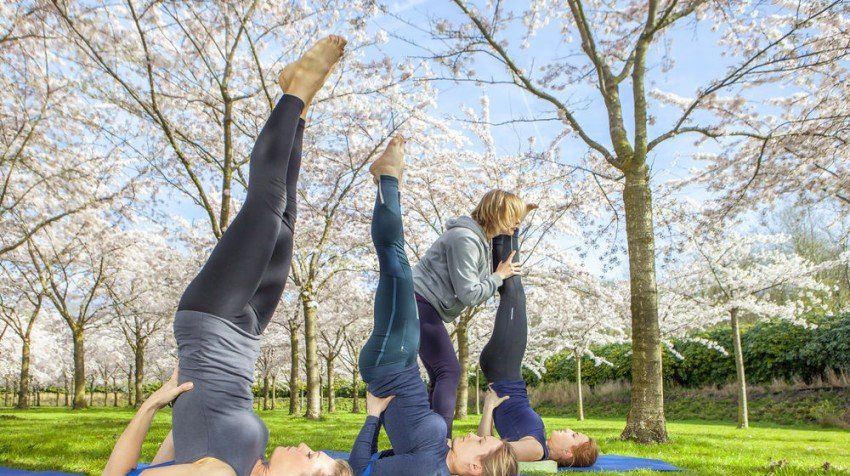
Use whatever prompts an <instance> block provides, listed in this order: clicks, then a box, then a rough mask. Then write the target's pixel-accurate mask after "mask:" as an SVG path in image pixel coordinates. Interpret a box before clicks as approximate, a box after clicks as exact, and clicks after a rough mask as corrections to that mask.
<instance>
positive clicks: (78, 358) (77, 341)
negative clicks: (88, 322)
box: [73, 329, 88, 410]
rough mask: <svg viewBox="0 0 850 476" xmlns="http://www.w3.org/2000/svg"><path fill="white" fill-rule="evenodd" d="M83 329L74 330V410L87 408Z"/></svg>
mask: <svg viewBox="0 0 850 476" xmlns="http://www.w3.org/2000/svg"><path fill="white" fill-rule="evenodd" d="M83 336H84V334H83V330H82V329H75V330H73V338H74V404H73V408H74V410H77V409H80V408H86V407H87V406H88V404H87V403H86V349H85V345H84V343H83Z"/></svg>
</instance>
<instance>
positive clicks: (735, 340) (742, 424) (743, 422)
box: [729, 308, 750, 428]
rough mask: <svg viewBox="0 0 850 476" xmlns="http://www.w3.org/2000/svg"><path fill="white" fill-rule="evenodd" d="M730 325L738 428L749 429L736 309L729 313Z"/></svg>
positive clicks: (745, 378)
mask: <svg viewBox="0 0 850 476" xmlns="http://www.w3.org/2000/svg"><path fill="white" fill-rule="evenodd" d="M729 321H730V323H731V324H732V345H733V346H734V347H735V372H736V373H737V374H738V428H749V427H750V418H749V411H748V410H747V377H746V375H744V353H743V352H742V351H741V329H740V327H739V323H738V309H735V308H733V309H732V310H731V311H729Z"/></svg>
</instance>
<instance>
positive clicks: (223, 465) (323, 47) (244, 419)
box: [103, 36, 351, 476]
mask: <svg viewBox="0 0 850 476" xmlns="http://www.w3.org/2000/svg"><path fill="white" fill-rule="evenodd" d="M344 48H345V40H344V39H343V38H341V37H339V36H329V37H327V38H323V39H322V40H320V41H318V42H317V43H316V44H315V45H313V47H312V48H310V50H308V51H307V52H306V53H305V54H304V55H303V56H302V57H301V59H299V60H298V61H297V62H295V63H292V64H290V65H288V66H287V67H286V68H285V69H284V71H283V73H282V74H281V77H280V84H281V86H282V87H283V90H284V92H285V94H284V95H283V97H282V98H281V99H280V101H279V102H278V103H277V105H276V106H275V108H274V110H273V111H272V113H271V116H270V117H269V119H268V121H267V122H266V124H265V126H263V129H262V131H261V132H260V135H259V137H257V141H256V143H255V144H254V149H253V150H252V151H251V162H250V171H249V178H248V192H247V197H246V198H245V203H244V204H243V205H242V209H241V210H239V213H238V214H237V215H236V217H235V218H234V219H233V222H232V223H231V224H230V226H229V227H228V228H227V231H226V232H225V233H224V235H223V236H222V237H221V240H220V241H219V242H218V244H216V246H215V248H214V249H213V251H212V253H211V254H210V257H209V258H208V259H207V262H206V264H205V265H204V267H203V268H202V269H201V271H200V272H199V273H198V275H197V276H196V277H195V279H193V280H192V282H191V283H190V284H189V286H188V288H187V289H186V291H185V292H184V293H183V296H182V298H181V299H180V303H179V305H178V306H177V314H176V315H175V317H174V337H175V339H176V341H177V347H178V355H179V357H180V359H179V363H178V369H177V370H176V371H175V372H174V375H173V376H172V378H171V380H169V381H168V382H167V383H166V384H165V385H164V386H163V388H162V389H160V391H157V392H155V393H154V394H153V395H152V396H151V397H150V398H149V399H148V400H146V401H145V403H144V404H143V405H142V407H141V408H140V409H139V412H138V413H137V414H136V416H135V417H133V420H132V421H131V422H130V424H129V425H128V426H127V428H126V429H125V430H124V433H123V434H122V435H121V437H120V438H119V439H118V442H117V443H116V444H115V448H114V449H113V451H112V454H111V455H110V457H109V461H108V462H107V464H106V467H105V468H104V470H103V474H104V475H107V476H123V475H126V474H128V472H129V474H132V475H137V474H143V475H144V476H180V475H196V474H205V475H214V476H219V475H220V476H248V475H250V476H284V475H286V476H298V475H304V476H306V475H309V476H319V475H321V476H328V475H334V476H344V475H346V476H347V475H350V474H351V468H350V467H349V466H348V464H347V462H345V461H343V460H334V459H332V458H331V457H329V456H328V455H327V454H325V453H323V452H318V451H312V450H311V449H310V448H309V447H307V445H304V444H301V445H300V446H298V447H288V448H283V447H278V448H276V449H275V450H274V451H273V452H272V453H271V455H270V456H269V458H268V460H266V459H265V458H264V457H265V452H266V444H267V443H268V439H269V431H268V429H267V428H266V426H265V424H264V423H263V421H262V420H260V418H259V417H258V416H257V414H256V413H254V408H253V406H254V405H253V403H254V397H253V393H252V392H251V384H252V383H253V380H254V368H255V364H256V360H257V357H258V355H259V351H260V335H261V334H262V332H263V331H264V330H265V328H266V326H267V325H268V324H269V321H270V319H271V317H272V315H273V314H274V310H275V308H276V307H277V304H278V302H279V301H280V296H281V294H282V293H283V288H284V285H285V284H286V278H287V276H288V274H289V266H290V262H291V260H292V245H293V242H292V239H293V229H294V226H295V206H296V204H295V197H296V182H297V180H298V172H299V168H300V165H301V137H302V135H303V133H304V119H303V118H304V116H305V115H306V110H307V107H308V106H309V104H310V101H311V100H312V98H313V96H314V95H315V94H316V93H317V92H318V91H319V89H320V88H321V87H322V85H323V84H324V82H325V80H326V79H327V77H328V74H330V71H331V69H332V68H333V66H334V65H335V64H336V63H337V61H339V59H340V57H341V56H342V53H343V49H344ZM299 116H301V118H300V119H299ZM183 392H185V393H183ZM177 395H180V396H179V398H177V399H176V400H175V401H174V409H173V411H172V432H171V433H169V434H168V436H167V437H166V438H165V441H163V443H162V446H161V447H160V450H159V452H158V453H157V456H156V458H155V459H154V461H153V462H154V465H153V466H149V467H137V462H138V459H139V454H140V452H141V447H142V443H143V442H144V439H145V435H146V434H147V431H148V428H149V427H150V424H151V421H152V420H153V416H154V413H155V412H156V411H157V410H158V409H160V408H162V407H163V406H164V405H166V404H167V403H169V402H170V401H171V400H173V399H174V398H175V397H177Z"/></svg>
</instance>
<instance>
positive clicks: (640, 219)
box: [621, 163, 667, 443]
mask: <svg viewBox="0 0 850 476" xmlns="http://www.w3.org/2000/svg"><path fill="white" fill-rule="evenodd" d="M625 176H626V183H625V189H624V191H623V201H624V204H625V215H626V237H627V240H628V246H629V284H630V288H631V289H630V292H631V314H632V394H631V407H630V409H629V414H628V417H627V420H626V428H625V429H624V430H623V433H622V434H621V438H623V439H629V440H636V441H639V442H642V443H651V442H663V441H667V426H666V422H665V419H664V386H663V382H662V373H661V331H660V326H659V323H658V289H657V285H656V281H655V236H654V232H653V222H652V194H651V191H650V187H649V168H648V167H647V166H646V164H645V163H642V164H641V165H639V166H636V167H633V169H632V170H627V171H626V173H625Z"/></svg>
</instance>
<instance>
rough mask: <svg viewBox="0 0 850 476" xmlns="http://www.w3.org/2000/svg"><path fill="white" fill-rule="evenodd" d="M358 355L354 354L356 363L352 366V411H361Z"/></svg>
mask: <svg viewBox="0 0 850 476" xmlns="http://www.w3.org/2000/svg"><path fill="white" fill-rule="evenodd" d="M358 357H359V356H358V355H354V364H352V366H351V413H360V392H359V391H358V390H357V386H358V385H357V383H358V377H359V372H358V369H357V358H358Z"/></svg>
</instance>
